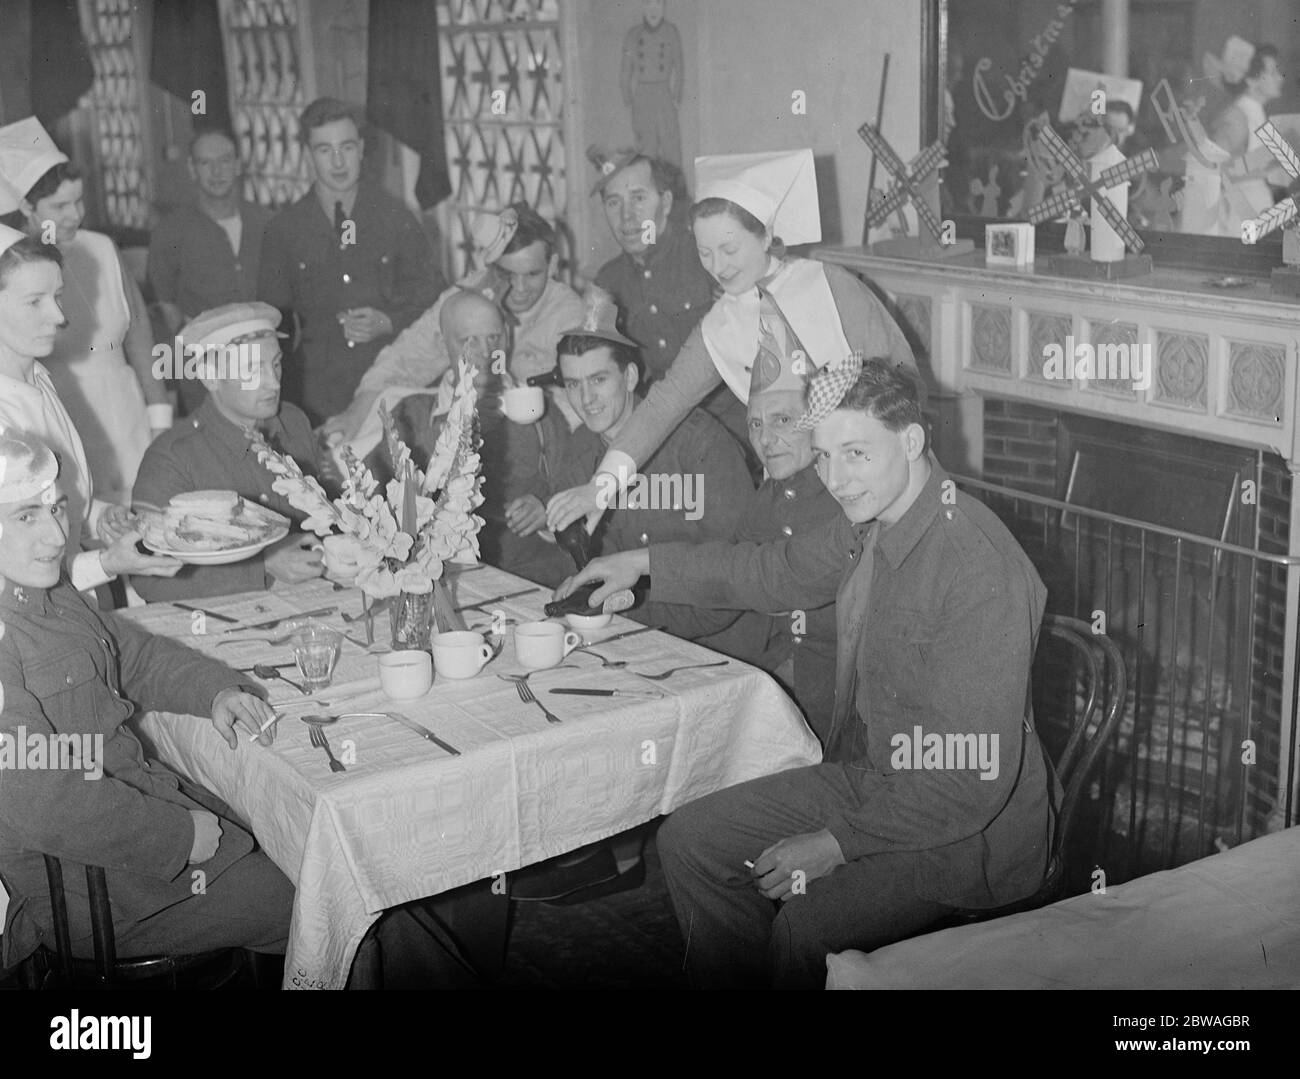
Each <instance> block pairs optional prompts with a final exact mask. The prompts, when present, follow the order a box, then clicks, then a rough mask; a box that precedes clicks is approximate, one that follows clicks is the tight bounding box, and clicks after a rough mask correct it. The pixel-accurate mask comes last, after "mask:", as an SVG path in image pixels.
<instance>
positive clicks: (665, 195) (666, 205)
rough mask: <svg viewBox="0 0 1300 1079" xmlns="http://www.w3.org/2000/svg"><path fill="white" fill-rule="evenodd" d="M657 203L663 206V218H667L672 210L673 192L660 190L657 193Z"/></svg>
mask: <svg viewBox="0 0 1300 1079" xmlns="http://www.w3.org/2000/svg"><path fill="white" fill-rule="evenodd" d="M659 205H660V206H662V207H663V212H664V219H665V220H667V218H668V217H669V215H670V214H672V212H673V193H672V192H671V191H664V192H661V193H660V195H659Z"/></svg>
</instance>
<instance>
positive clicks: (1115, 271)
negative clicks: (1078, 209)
mask: <svg viewBox="0 0 1300 1079" xmlns="http://www.w3.org/2000/svg"><path fill="white" fill-rule="evenodd" d="M1039 138H1040V139H1041V140H1042V144H1043V148H1044V149H1046V150H1047V152H1048V154H1050V155H1051V157H1052V158H1054V159H1055V160H1056V161H1057V162H1058V163H1059V164H1060V166H1061V168H1062V169H1063V171H1064V173H1065V177H1064V180H1063V181H1062V189H1061V190H1060V191H1057V192H1055V193H1054V194H1052V195H1049V196H1048V197H1047V198H1046V199H1044V200H1043V201H1042V202H1040V203H1039V204H1038V205H1037V206H1035V207H1033V209H1031V210H1030V211H1029V220H1030V221H1031V222H1032V223H1033V224H1035V225H1038V224H1041V223H1042V222H1044V221H1051V220H1053V219H1054V218H1057V217H1060V216H1061V215H1062V214H1065V213H1068V212H1069V210H1070V207H1071V205H1073V204H1076V203H1082V202H1083V201H1084V199H1089V198H1090V199H1091V200H1092V222H1091V229H1092V257H1091V258H1090V259H1087V258H1083V257H1081V256H1078V255H1067V256H1063V257H1059V258H1055V259H1053V260H1052V268H1053V269H1054V270H1056V271H1057V272H1059V273H1066V274H1072V275H1074V276H1086V277H1111V278H1113V277H1132V276H1135V275H1137V274H1143V273H1150V272H1151V258H1150V256H1148V255H1142V254H1141V251H1142V248H1143V247H1144V246H1145V245H1144V244H1143V243H1142V237H1141V236H1139V235H1138V234H1137V232H1135V231H1134V229H1133V226H1132V225H1130V224H1129V223H1128V219H1127V216H1126V214H1127V210H1128V193H1127V191H1126V190H1125V185H1127V184H1128V183H1130V182H1131V181H1133V180H1136V179H1137V178H1138V177H1139V176H1141V175H1142V174H1143V173H1146V172H1149V171H1151V170H1152V169H1154V168H1156V167H1157V165H1158V164H1159V158H1158V157H1157V156H1156V152H1155V151H1154V150H1144V151H1143V152H1142V153H1140V154H1138V155H1137V156H1136V157H1130V158H1124V157H1122V156H1119V151H1118V150H1115V151H1114V153H1115V155H1116V156H1117V157H1118V158H1119V159H1118V160H1117V162H1116V163H1115V164H1113V165H1111V166H1110V167H1109V168H1103V169H1102V170H1101V172H1100V173H1098V175H1097V177H1096V179H1094V178H1093V176H1092V171H1091V169H1090V168H1089V166H1088V165H1086V164H1084V162H1082V161H1080V160H1079V159H1078V158H1077V157H1076V156H1075V155H1074V152H1073V151H1072V150H1071V149H1070V148H1069V147H1068V146H1067V145H1066V144H1065V141H1064V140H1063V139H1062V138H1061V136H1060V135H1058V134H1057V133H1056V132H1055V131H1054V130H1052V128H1051V127H1047V126H1045V127H1044V128H1043V131H1042V134H1041V135H1040V136H1039ZM1109 149H1112V150H1113V149H1114V147H1110V148H1109ZM1099 156H1100V155H1099ZM1116 188H1119V191H1116V190H1115V189H1116ZM1121 204H1122V207H1123V208H1122V209H1121ZM1126 250H1127V251H1129V252H1131V253H1132V254H1130V255H1128V256H1126V255H1125V251H1126Z"/></svg>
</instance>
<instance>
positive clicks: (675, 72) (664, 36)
mask: <svg viewBox="0 0 1300 1079" xmlns="http://www.w3.org/2000/svg"><path fill="white" fill-rule="evenodd" d="M682 67H683V64H682V37H681V34H679V33H678V32H677V27H675V26H674V25H673V24H672V23H670V22H668V21H667V20H665V19H664V0H645V19H644V20H643V21H642V22H640V23H638V24H637V25H636V26H634V27H632V29H631V30H629V31H628V32H627V37H625V38H624V39H623V72H622V78H621V80H620V83H621V86H622V89H623V104H624V105H626V106H627V107H628V108H629V109H631V110H632V133H633V135H634V136H635V138H636V142H637V145H638V146H640V147H641V149H642V150H644V151H645V152H646V153H647V154H650V155H652V156H654V157H662V158H663V159H664V160H665V161H671V162H673V163H674V164H680V163H681V160H682V135H681V131H680V130H679V128H678V125H677V109H678V107H679V106H680V105H681V103H682Z"/></svg>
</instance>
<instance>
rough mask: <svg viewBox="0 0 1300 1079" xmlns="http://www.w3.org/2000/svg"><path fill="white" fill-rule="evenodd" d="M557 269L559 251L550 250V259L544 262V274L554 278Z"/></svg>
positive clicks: (558, 266) (558, 265)
mask: <svg viewBox="0 0 1300 1079" xmlns="http://www.w3.org/2000/svg"><path fill="white" fill-rule="evenodd" d="M559 269H560V253H559V252H558V251H553V252H551V259H550V261H549V262H548V263H547V264H546V276H547V277H550V278H554V277H555V275H556V274H557V273H558V272H559Z"/></svg>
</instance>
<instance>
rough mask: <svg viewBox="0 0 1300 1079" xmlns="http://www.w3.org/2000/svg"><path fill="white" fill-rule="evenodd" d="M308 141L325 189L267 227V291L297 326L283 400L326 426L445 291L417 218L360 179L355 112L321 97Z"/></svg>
mask: <svg viewBox="0 0 1300 1079" xmlns="http://www.w3.org/2000/svg"><path fill="white" fill-rule="evenodd" d="M299 134H300V137H301V138H302V141H303V144H304V145H305V146H306V147H307V151H308V154H309V156H310V158H311V163H312V168H313V170H314V171H315V175H316V181H315V183H314V184H313V185H312V189H311V190H310V191H308V192H307V194H305V195H304V196H303V197H302V198H300V199H299V200H298V201H297V202H295V203H294V204H293V205H292V206H290V207H288V208H287V209H285V210H284V211H283V212H282V213H280V214H279V215H278V216H277V217H275V218H274V220H272V222H271V224H270V225H269V226H268V227H267V231H266V241H265V245H264V249H265V253H264V256H263V259H262V268H261V273H260V275H259V285H258V292H259V298H260V299H262V300H265V301H266V302H267V303H269V304H271V305H272V306H274V307H278V308H280V309H281V310H285V311H289V310H292V311H293V312H294V313H295V314H296V315H297V317H298V322H299V334H298V340H297V345H296V349H295V351H294V354H293V355H292V357H291V358H290V362H289V363H288V364H287V365H286V370H285V389H284V396H285V398H286V399H287V400H289V401H292V402H294V403H295V404H298V405H300V406H301V407H302V408H303V410H304V411H305V412H306V413H307V415H308V417H309V418H310V419H311V421H312V423H313V424H319V423H321V422H322V421H323V420H324V419H325V418H326V417H328V416H332V415H334V414H335V413H337V412H341V411H342V410H343V409H344V408H345V407H346V406H347V404H348V402H349V401H351V400H352V392H353V391H354V390H355V389H356V388H357V384H358V383H359V382H360V381H361V376H362V375H363V374H364V373H365V371H366V368H368V367H369V366H370V364H371V363H372V362H373V361H374V358H375V356H376V355H377V354H378V353H379V350H380V348H381V347H382V346H383V345H384V343H385V342H387V341H389V340H390V339H391V338H392V337H393V335H394V334H396V333H399V332H401V331H402V330H403V329H405V328H406V327H407V326H409V325H410V324H411V323H412V322H413V321H414V320H415V318H416V317H417V316H418V315H419V314H420V312H421V311H423V310H424V309H425V308H426V307H428V306H429V305H430V304H431V303H433V300H434V298H435V297H436V296H437V295H438V292H439V290H440V286H441V282H440V280H439V276H438V273H437V271H436V270H435V269H434V265H433V254H432V252H431V251H430V249H429V244H428V242H427V241H426V239H425V237H424V234H423V232H421V231H420V225H419V222H417V221H416V219H415V215H414V214H412V213H411V211H410V210H408V209H407V208H406V207H405V206H403V205H402V203H401V202H399V201H398V200H397V199H395V198H393V197H392V196H391V195H389V194H387V193H386V192H384V191H382V190H381V189H380V188H379V187H378V186H377V185H375V184H372V183H371V182H370V181H368V180H367V181H363V180H362V179H361V158H362V155H363V154H364V152H365V141H364V140H363V139H362V137H361V131H360V128H359V127H358V125H357V122H356V120H355V119H354V118H353V115H352V112H351V110H350V109H349V108H348V106H347V105H345V104H344V103H343V102H341V101H337V100H335V99H334V98H329V97H323V98H318V99H317V100H315V101H313V102H312V103H311V104H310V105H308V106H307V108H306V109H304V110H303V114H302V119H301V121H300V122H299Z"/></svg>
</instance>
